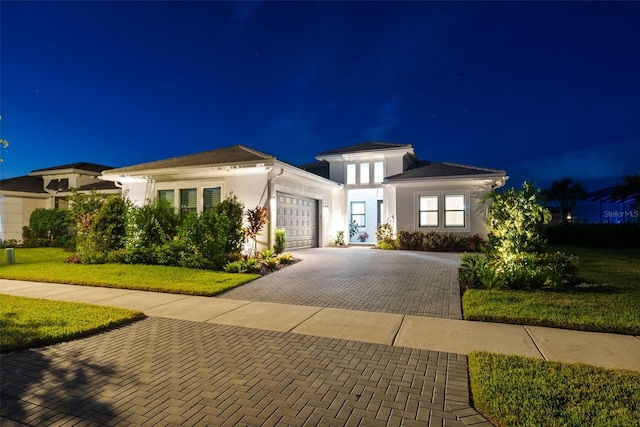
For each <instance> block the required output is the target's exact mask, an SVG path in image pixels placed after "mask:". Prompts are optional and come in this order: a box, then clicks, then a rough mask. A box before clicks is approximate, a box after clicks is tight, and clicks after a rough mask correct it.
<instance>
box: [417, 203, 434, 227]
mask: <svg viewBox="0 0 640 427" xmlns="http://www.w3.org/2000/svg"><path fill="white" fill-rule="evenodd" d="M418 225H419V226H420V227H437V226H438V196H420V198H419V224H418Z"/></svg>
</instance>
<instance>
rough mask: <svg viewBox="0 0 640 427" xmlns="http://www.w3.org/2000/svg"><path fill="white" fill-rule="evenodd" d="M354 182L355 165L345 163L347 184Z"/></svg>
mask: <svg viewBox="0 0 640 427" xmlns="http://www.w3.org/2000/svg"><path fill="white" fill-rule="evenodd" d="M355 183H356V165H355V164H354V163H350V164H348V165H347V184H355Z"/></svg>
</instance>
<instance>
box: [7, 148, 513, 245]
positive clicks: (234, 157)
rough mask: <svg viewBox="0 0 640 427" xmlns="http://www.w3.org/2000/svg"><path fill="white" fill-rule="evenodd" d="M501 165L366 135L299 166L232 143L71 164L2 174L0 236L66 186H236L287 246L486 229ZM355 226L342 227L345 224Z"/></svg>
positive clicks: (190, 202)
mask: <svg viewBox="0 0 640 427" xmlns="http://www.w3.org/2000/svg"><path fill="white" fill-rule="evenodd" d="M507 178H508V177H507V176H506V172H505V171H503V170H496V169H486V168H481V167H474V166H463V165H458V164H453V163H440V162H429V161H420V160H419V159H418V157H417V156H416V154H415V153H414V149H413V147H412V146H411V145H410V144H394V143H386V142H365V143H362V144H357V145H352V146H348V147H343V148H338V149H333V150H328V151H323V152H321V153H319V154H318V155H317V156H316V161H315V162H313V163H309V164H306V165H302V166H299V167H296V166H293V165H290V164H288V163H286V162H283V161H281V160H278V159H277V158H275V157H274V156H271V155H269V154H266V153H263V152H260V151H257V150H255V149H252V148H249V147H246V146H243V145H236V146H231V147H225V148H220V149H215V150H210V151H205V152H202V153H196V154H191V155H186V156H181V157H174V158H170V159H164V160H158V161H153V162H149V163H143V164H138V165H132V166H127V167H122V168H116V169H114V168H110V167H108V166H104V165H98V164H94V163H73V164H68V165H62V166H56V167H51V168H46V169H38V170H34V171H32V172H31V173H29V175H27V176H22V177H17V178H10V179H5V180H1V181H0V239H3V240H8V239H16V240H21V238H22V227H23V226H25V225H28V224H29V216H30V215H31V212H33V210H35V209H36V208H65V207H66V206H67V202H66V198H67V197H68V196H69V195H70V194H71V189H77V190H78V191H81V192H90V191H92V190H95V191H98V192H100V193H105V194H120V193H122V194H124V195H126V197H128V198H129V199H130V200H131V201H132V202H133V203H135V204H137V205H142V204H144V203H147V202H148V201H150V200H154V199H156V198H158V197H161V198H164V199H166V200H168V201H169V202H170V203H171V204H172V205H173V206H174V207H175V208H176V209H180V210H181V211H184V212H202V211H206V210H207V209H210V208H211V207H213V206H215V204H216V203H219V202H220V200H222V199H224V198H226V197H227V196H229V195H231V194H234V195H236V196H237V197H238V199H239V200H240V201H242V203H243V204H244V206H245V208H247V209H248V208H253V207H255V206H264V207H266V208H267V209H268V213H269V225H268V227H267V228H266V229H265V232H264V233H263V235H262V236H261V238H260V239H259V242H258V243H259V244H260V245H261V246H269V247H271V246H272V245H273V243H274V241H275V229H276V228H284V229H286V231H287V248H288V249H297V248H308V247H318V246H326V245H328V244H329V243H330V242H331V241H332V240H333V239H335V238H336V236H337V234H338V232H339V231H343V232H344V236H345V239H346V240H349V242H350V243H351V244H372V243H375V241H376V236H375V232H376V228H377V226H378V224H381V223H385V222H390V223H391V224H392V225H393V226H394V228H395V229H396V230H405V231H439V232H453V233H464V234H468V235H472V234H476V233H477V234H480V235H486V234H487V229H486V226H485V224H484V219H485V217H486V213H487V206H485V205H483V204H481V203H480V199H481V198H482V196H483V195H484V194H486V193H487V192H489V191H491V190H492V189H495V188H499V187H501V186H503V185H504V183H505V182H506V180H507ZM351 223H354V224H356V226H355V230H356V233H355V235H353V236H349V225H350V224H351Z"/></svg>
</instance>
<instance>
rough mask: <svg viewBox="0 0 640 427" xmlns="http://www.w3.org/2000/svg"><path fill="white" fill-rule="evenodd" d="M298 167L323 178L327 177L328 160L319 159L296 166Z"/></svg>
mask: <svg viewBox="0 0 640 427" xmlns="http://www.w3.org/2000/svg"><path fill="white" fill-rule="evenodd" d="M298 168H300V169H302V170H305V171H307V172H311V173H313V174H316V175H318V176H321V177H323V178H326V179H329V162H327V161H326V160H320V161H317V162H312V163H307V164H304V165H300V166H298Z"/></svg>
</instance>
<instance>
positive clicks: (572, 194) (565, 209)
mask: <svg viewBox="0 0 640 427" xmlns="http://www.w3.org/2000/svg"><path fill="white" fill-rule="evenodd" d="M543 194H544V196H545V197H546V198H547V200H548V201H552V200H555V201H557V202H558V203H559V204H560V214H561V215H562V223H563V224H566V223H567V222H568V221H569V220H568V218H567V215H568V214H569V213H570V212H571V210H572V209H573V208H574V206H575V205H576V203H578V201H579V200H583V199H584V198H585V197H586V196H587V192H586V191H585V189H584V187H583V186H582V184H580V183H579V182H573V180H572V179H571V178H562V179H560V180H557V181H553V183H552V184H551V188H550V189H548V190H545V191H544V193H543Z"/></svg>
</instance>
